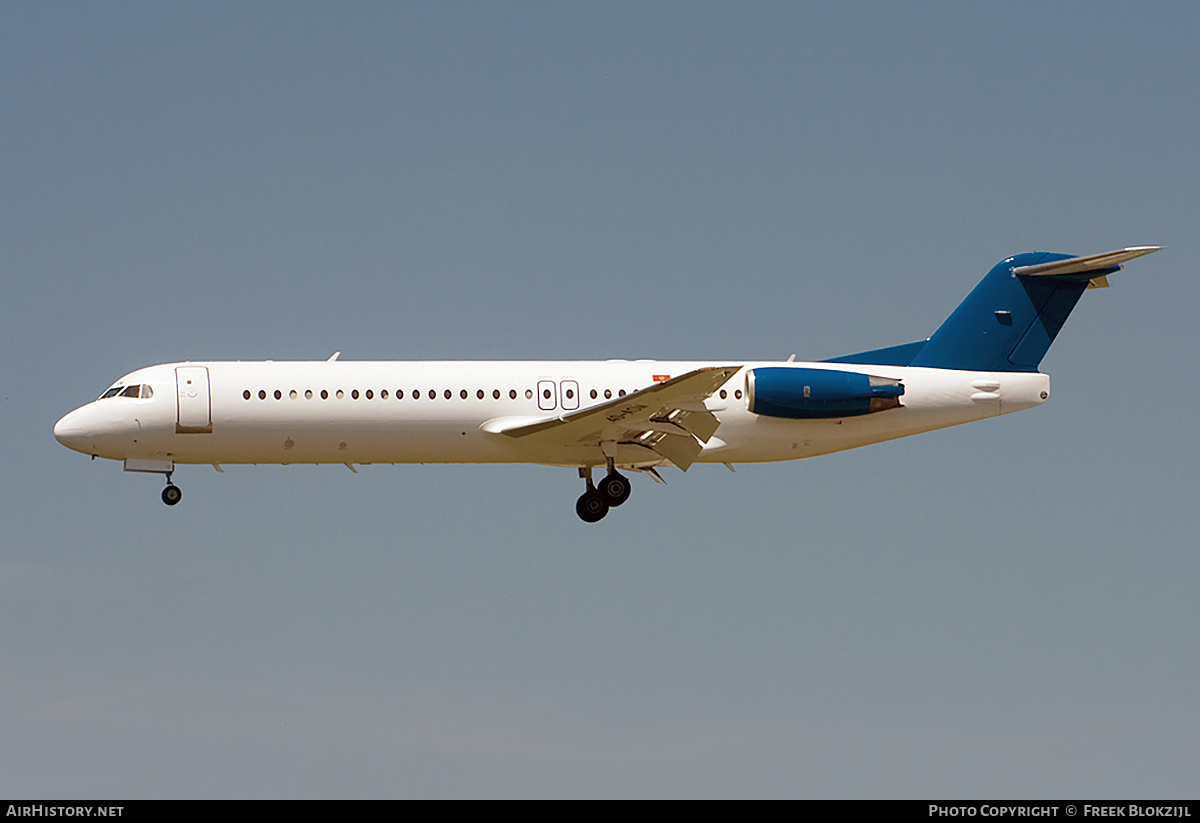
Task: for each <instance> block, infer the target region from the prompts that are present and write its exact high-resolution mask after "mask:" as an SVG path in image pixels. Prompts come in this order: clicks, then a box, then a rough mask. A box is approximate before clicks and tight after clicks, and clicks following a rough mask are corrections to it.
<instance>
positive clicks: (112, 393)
mask: <svg viewBox="0 0 1200 823" xmlns="http://www.w3.org/2000/svg"><path fill="white" fill-rule="evenodd" d="M153 396H154V389H152V388H150V387H149V386H147V385H145V384H144V383H143V384H141V385H137V386H113V387H112V388H111V389H109V390H108V391H106V392H105V393H104V394H102V395H100V399H101V400H105V399H107V398H109V397H140V398H142V399H143V400H144V399H146V398H148V397H153Z"/></svg>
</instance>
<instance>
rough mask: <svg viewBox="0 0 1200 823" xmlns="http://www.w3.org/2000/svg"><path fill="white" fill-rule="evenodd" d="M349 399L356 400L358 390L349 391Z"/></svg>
mask: <svg viewBox="0 0 1200 823" xmlns="http://www.w3.org/2000/svg"><path fill="white" fill-rule="evenodd" d="M350 399H352V400H357V399H358V389H353V390H351V392H350Z"/></svg>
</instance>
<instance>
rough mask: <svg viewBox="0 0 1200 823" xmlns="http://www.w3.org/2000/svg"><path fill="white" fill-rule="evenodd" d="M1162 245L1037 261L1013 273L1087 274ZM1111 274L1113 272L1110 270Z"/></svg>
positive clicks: (1029, 274)
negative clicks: (1044, 261)
mask: <svg viewBox="0 0 1200 823" xmlns="http://www.w3.org/2000/svg"><path fill="white" fill-rule="evenodd" d="M1161 248H1162V246H1130V247H1129V248H1127V249H1117V250H1116V251H1106V252H1103V253H1102V254H1088V255H1084V256H1082V257H1068V258H1066V259H1065V260H1052V261H1050V262H1049V263H1037V264H1036V265H1033V266H1017V267H1016V268H1014V269H1013V274H1020V275H1026V276H1031V277H1046V276H1053V275H1062V274H1087V273H1088V272H1096V271H1104V270H1106V269H1113V267H1114V266H1116V267H1120V265H1121V264H1122V263H1127V262H1129V261H1130V260H1133V259H1135V258H1138V257H1142V256H1144V255H1147V254H1152V253H1154V252H1156V251H1158V250H1159V249H1161ZM1108 273H1110V274H1111V272H1108Z"/></svg>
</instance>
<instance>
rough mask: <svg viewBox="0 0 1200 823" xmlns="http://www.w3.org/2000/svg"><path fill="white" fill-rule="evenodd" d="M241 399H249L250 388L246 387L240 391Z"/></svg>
mask: <svg viewBox="0 0 1200 823" xmlns="http://www.w3.org/2000/svg"><path fill="white" fill-rule="evenodd" d="M242 399H243V400H249V399H250V390H249V389H246V390H245V391H244V392H242Z"/></svg>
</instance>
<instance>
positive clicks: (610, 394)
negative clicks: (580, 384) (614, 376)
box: [604, 389, 612, 400]
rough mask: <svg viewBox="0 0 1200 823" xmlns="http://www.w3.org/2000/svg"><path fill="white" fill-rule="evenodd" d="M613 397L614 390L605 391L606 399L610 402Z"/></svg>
mask: <svg viewBox="0 0 1200 823" xmlns="http://www.w3.org/2000/svg"><path fill="white" fill-rule="evenodd" d="M611 397H612V389H605V390H604V399H605V400H608V399H609V398H611Z"/></svg>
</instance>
